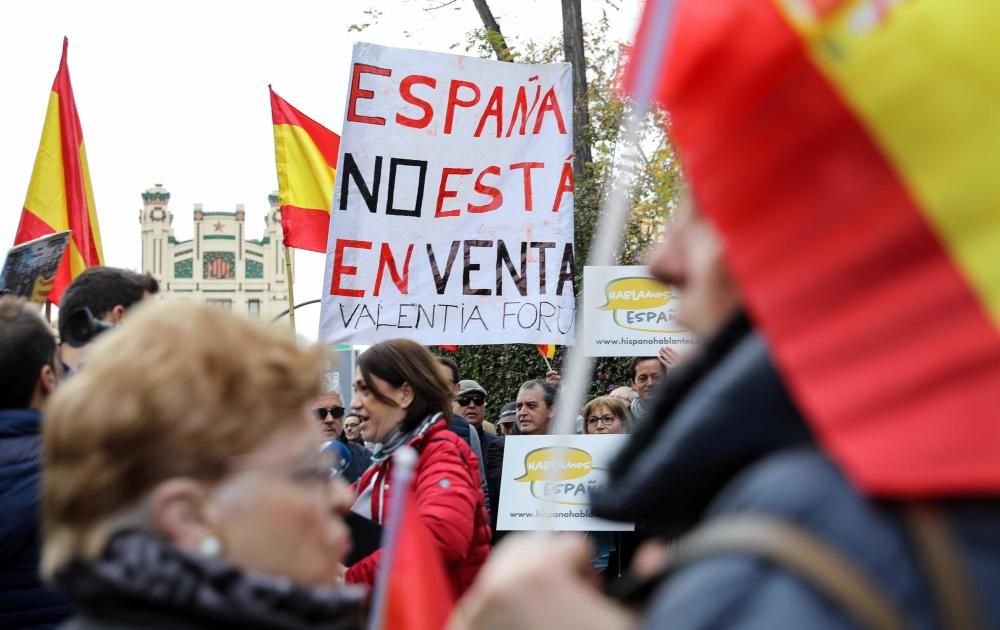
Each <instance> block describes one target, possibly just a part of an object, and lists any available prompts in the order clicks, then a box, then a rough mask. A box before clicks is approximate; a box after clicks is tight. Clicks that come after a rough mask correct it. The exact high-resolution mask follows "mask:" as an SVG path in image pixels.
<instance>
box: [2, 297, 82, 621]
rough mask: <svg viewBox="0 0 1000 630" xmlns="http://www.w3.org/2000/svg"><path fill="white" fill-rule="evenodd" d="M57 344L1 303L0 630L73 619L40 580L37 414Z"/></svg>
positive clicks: (28, 317) (52, 373)
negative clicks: (0, 629) (1, 629)
mask: <svg viewBox="0 0 1000 630" xmlns="http://www.w3.org/2000/svg"><path fill="white" fill-rule="evenodd" d="M55 349H56V344H55V339H54V338H53V336H52V333H51V332H50V331H49V328H48V326H47V325H46V324H45V322H44V321H42V319H41V317H39V315H38V313H35V312H33V311H32V310H30V307H29V306H27V304H26V303H25V302H23V301H22V300H18V299H15V298H11V297H3V298H0V383H3V387H2V389H0V514H2V516H0V628H30V627H35V628H44V627H54V626H56V625H58V624H59V623H60V622H61V621H62V620H64V619H66V618H67V617H69V615H70V614H71V613H72V612H73V610H72V608H71V606H70V603H69V601H68V600H67V599H66V598H65V597H63V596H62V595H61V594H59V593H56V592H53V591H50V590H48V589H47V588H45V587H44V586H43V585H42V583H41V581H40V580H39V579H38V563H39V533H40V529H41V526H40V523H39V519H38V513H39V500H40V497H39V490H38V483H39V478H40V477H41V472H42V462H41V433H42V407H43V405H44V403H45V400H46V399H47V398H48V397H49V395H50V394H51V393H52V391H53V390H54V389H55V385H56V369H55Z"/></svg>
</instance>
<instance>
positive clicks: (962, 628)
mask: <svg viewBox="0 0 1000 630" xmlns="http://www.w3.org/2000/svg"><path fill="white" fill-rule="evenodd" d="M903 513H904V517H905V521H906V524H907V526H908V527H909V530H910V534H911V535H912V536H913V540H914V543H915V547H916V549H917V554H918V555H919V557H920V564H921V567H922V568H923V571H924V577H925V579H926V580H927V583H928V584H929V585H930V587H931V589H930V590H931V593H932V594H933V595H934V603H935V606H936V609H937V612H938V618H939V621H940V622H941V625H942V627H944V628H950V629H951V630H979V629H980V628H986V624H985V623H984V622H983V619H982V616H981V614H980V611H981V610H982V609H981V608H980V606H979V605H978V602H977V601H976V599H975V596H974V593H975V592H974V590H973V588H972V583H971V582H970V581H969V579H968V572H967V571H966V570H965V567H964V566H962V562H961V555H960V553H959V550H958V547H957V546H956V545H955V543H954V540H953V537H952V535H951V532H950V531H949V529H948V525H947V523H945V521H944V518H943V517H942V516H941V513H940V511H939V510H937V509H936V508H934V506H932V505H929V504H927V503H917V502H914V503H908V504H906V505H905V506H904V509H903Z"/></svg>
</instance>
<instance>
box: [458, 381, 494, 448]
mask: <svg viewBox="0 0 1000 630" xmlns="http://www.w3.org/2000/svg"><path fill="white" fill-rule="evenodd" d="M455 389H456V390H457V391H456V393H455V398H454V399H453V400H452V403H451V405H452V406H451V410H452V412H454V414H455V415H457V416H462V417H463V418H465V421H466V422H468V423H469V426H470V427H472V428H473V429H474V430H475V431H476V435H477V436H478V437H479V443H480V444H482V452H483V453H485V452H487V450H488V449H489V446H490V444H492V443H493V442H494V441H495V440H496V439H497V436H496V435H495V434H493V433H490V432H489V431H486V430H485V429H484V428H483V421H484V420H485V419H486V390H485V389H483V386H482V385H480V384H479V383H477V382H476V381H474V380H472V379H466V380H463V381H459V382H458V386H457V387H456V388H455Z"/></svg>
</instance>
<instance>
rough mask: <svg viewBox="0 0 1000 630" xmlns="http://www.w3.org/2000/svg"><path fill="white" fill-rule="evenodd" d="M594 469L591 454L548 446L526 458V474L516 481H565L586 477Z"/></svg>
mask: <svg viewBox="0 0 1000 630" xmlns="http://www.w3.org/2000/svg"><path fill="white" fill-rule="evenodd" d="M593 468H594V460H593V458H591V456H590V453H588V452H587V451H584V450H582V449H579V448H570V447H559V446H546V447H545V448H536V449H535V450H533V451H529V452H528V454H527V455H525V456H524V474H523V475H521V476H520V477H518V478H516V479H515V480H514V481H524V482H530V481H565V480H567V479H579V478H580V477H585V476H587V474H588V473H589V472H590V471H591V470H592V469H593Z"/></svg>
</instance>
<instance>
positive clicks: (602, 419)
mask: <svg viewBox="0 0 1000 630" xmlns="http://www.w3.org/2000/svg"><path fill="white" fill-rule="evenodd" d="M617 419H618V418H617V417H615V416H590V417H589V418H587V426H588V427H596V426H597V425H598V424H600V425H601V426H603V427H610V426H611V425H612V424H614V423H615V420H617Z"/></svg>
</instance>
